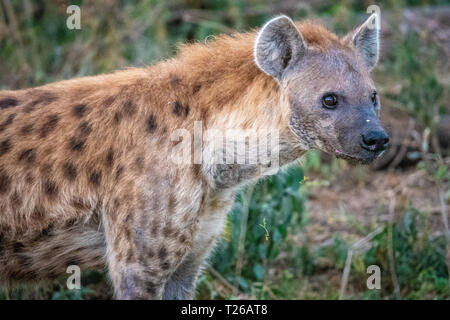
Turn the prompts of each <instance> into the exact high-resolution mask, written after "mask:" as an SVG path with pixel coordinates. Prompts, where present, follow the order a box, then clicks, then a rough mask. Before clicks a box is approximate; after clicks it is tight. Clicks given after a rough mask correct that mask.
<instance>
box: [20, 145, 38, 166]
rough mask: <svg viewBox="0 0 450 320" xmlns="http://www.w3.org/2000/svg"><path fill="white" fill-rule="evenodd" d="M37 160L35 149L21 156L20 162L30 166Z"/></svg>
mask: <svg viewBox="0 0 450 320" xmlns="http://www.w3.org/2000/svg"><path fill="white" fill-rule="evenodd" d="M35 160H36V151H35V150H34V149H27V150H24V151H23V152H22V153H20V154H19V161H23V162H26V163H28V164H30V163H33V162H34V161H35Z"/></svg>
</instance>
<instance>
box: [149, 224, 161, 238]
mask: <svg viewBox="0 0 450 320" xmlns="http://www.w3.org/2000/svg"><path fill="white" fill-rule="evenodd" d="M158 231H159V225H158V224H154V225H152V230H151V232H152V236H156V235H157V234H158Z"/></svg>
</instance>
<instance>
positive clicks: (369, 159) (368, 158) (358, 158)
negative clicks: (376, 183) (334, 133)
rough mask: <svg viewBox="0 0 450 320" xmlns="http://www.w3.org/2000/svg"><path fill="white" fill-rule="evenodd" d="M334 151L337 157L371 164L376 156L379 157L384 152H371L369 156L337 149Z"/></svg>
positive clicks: (353, 162)
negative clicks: (350, 153)
mask: <svg viewBox="0 0 450 320" xmlns="http://www.w3.org/2000/svg"><path fill="white" fill-rule="evenodd" d="M334 153H335V156H336V158H339V159H344V160H346V161H348V162H349V163H351V164H370V163H372V162H373V161H374V160H375V159H376V158H378V157H379V156H380V155H381V154H382V153H383V152H371V153H372V154H370V155H369V156H356V155H349V154H346V153H344V152H342V151H339V150H337V149H336V150H335V152H334Z"/></svg>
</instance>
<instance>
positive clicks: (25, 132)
mask: <svg viewBox="0 0 450 320" xmlns="http://www.w3.org/2000/svg"><path fill="white" fill-rule="evenodd" d="M32 132H33V125H32V124H27V125H25V126H23V127H22V128H21V129H20V133H21V134H22V135H24V136H28V135H30V134H31V133H32Z"/></svg>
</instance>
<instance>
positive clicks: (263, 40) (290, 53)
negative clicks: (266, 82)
mask: <svg viewBox="0 0 450 320" xmlns="http://www.w3.org/2000/svg"><path fill="white" fill-rule="evenodd" d="M305 52H306V43H305V41H304V40H303V37H302V35H301V34H300V32H299V31H298V29H297V27H296V26H295V24H294V22H293V21H292V20H291V19H290V18H288V17H287V16H279V17H276V18H274V19H272V20H270V21H269V22H267V23H266V24H265V25H264V26H263V27H262V28H261V30H260V31H259V34H258V37H257V38H256V41H255V49H254V55H255V62H256V65H257V66H258V67H259V68H260V69H261V70H262V71H264V72H265V73H267V74H268V75H270V76H272V77H274V78H275V79H277V80H280V79H281V77H282V75H283V72H284V70H286V69H287V68H288V66H290V65H292V64H293V63H295V62H298V61H299V60H300V59H301V57H302V56H303V55H304V54H305Z"/></svg>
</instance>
